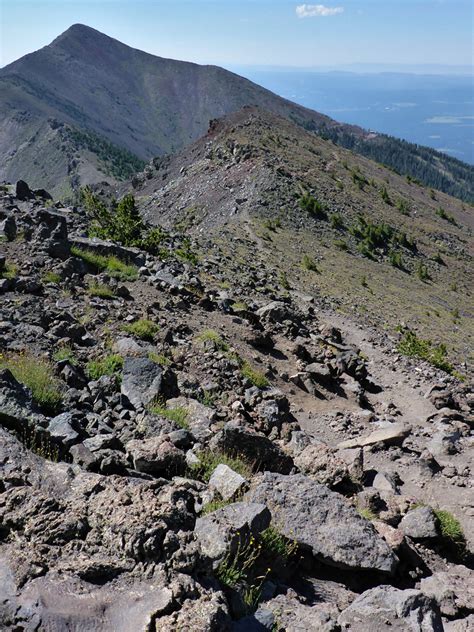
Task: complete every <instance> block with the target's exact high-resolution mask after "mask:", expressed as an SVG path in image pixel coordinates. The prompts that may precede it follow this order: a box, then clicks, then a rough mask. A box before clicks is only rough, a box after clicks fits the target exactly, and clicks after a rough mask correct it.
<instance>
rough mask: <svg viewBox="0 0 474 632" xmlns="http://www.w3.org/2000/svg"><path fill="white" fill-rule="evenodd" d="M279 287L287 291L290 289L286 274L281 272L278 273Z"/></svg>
mask: <svg viewBox="0 0 474 632" xmlns="http://www.w3.org/2000/svg"><path fill="white" fill-rule="evenodd" d="M278 280H279V282H280V285H281V287H282V288H283V289H284V290H289V289H290V282H289V281H288V277H287V276H286V272H284V271H283V270H282V271H281V272H280V276H279V278H278Z"/></svg>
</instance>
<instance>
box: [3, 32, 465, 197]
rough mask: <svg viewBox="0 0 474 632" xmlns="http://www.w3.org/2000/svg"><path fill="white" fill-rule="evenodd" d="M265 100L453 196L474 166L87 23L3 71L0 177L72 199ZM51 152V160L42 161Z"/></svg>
mask: <svg viewBox="0 0 474 632" xmlns="http://www.w3.org/2000/svg"><path fill="white" fill-rule="evenodd" d="M248 105H252V106H258V107H259V108H262V109H265V110H268V111H269V112H271V113H273V114H277V115H279V116H283V117H284V118H286V119H288V120H291V121H292V122H294V123H297V124H298V125H300V126H302V127H304V128H306V129H307V130H309V131H311V132H316V133H318V134H320V135H323V136H325V137H327V138H330V139H331V140H333V141H334V142H336V143H337V144H342V145H344V146H346V147H348V148H349V149H352V150H354V151H357V152H359V153H362V154H364V155H367V156H368V157H370V158H373V159H375V160H377V161H379V162H383V163H385V164H388V165H389V166H391V167H392V168H395V169H398V170H399V171H403V173H406V174H409V175H411V176H413V177H416V178H419V179H421V180H422V181H423V182H424V183H425V184H428V185H429V186H432V187H434V188H439V189H441V190H443V191H445V192H448V193H450V194H453V195H458V196H461V197H465V198H466V199H472V198H474V184H473V181H474V178H473V175H472V174H473V172H474V170H473V169H472V168H471V167H469V166H467V165H464V164H463V163H461V162H459V161H457V160H455V159H453V158H450V157H448V156H444V155H442V154H439V153H437V152H435V151H433V150H429V149H426V148H419V147H417V146H415V145H411V144H409V143H405V142H403V141H398V140H396V139H391V138H389V137H386V136H383V135H377V134H373V133H372V134H369V133H368V132H365V131H364V130H362V129H360V128H358V127H354V126H350V125H344V124H340V123H337V122H336V121H333V120H332V119H330V118H329V117H327V116H324V115H322V114H319V113H317V112H314V111H313V110H309V109H307V108H304V107H302V106H300V105H297V104H295V103H292V102H291V101H287V100H286V99H283V98H281V97H279V96H277V95H275V94H273V93H272V92H270V91H268V90H266V89H264V88H262V87H260V86H258V85H256V84H255V83H252V82H251V81H249V80H247V79H244V78H243V77H239V76H238V75H236V74H234V73H232V72H229V71H227V70H224V69H223V68H219V67H217V66H200V65H198V64H194V63H189V62H183V61H176V60H171V59H164V58H161V57H156V56H154V55H150V54H148V53H145V52H142V51H139V50H137V49H134V48H131V47H129V46H126V45H125V44H122V43H121V42H119V41H117V40H115V39H113V38H111V37H108V36H107V35H104V34H103V33H100V32H99V31H96V30H95V29H92V28H90V27H88V26H84V25H82V24H74V25H73V26H71V27H70V28H69V29H68V30H67V31H65V32H64V33H63V34H62V35H60V36H59V37H57V38H56V39H55V40H54V41H53V42H52V43H51V44H49V45H48V46H45V47H44V48H42V49H40V50H38V51H36V52H34V53H31V54H29V55H25V56H24V57H22V58H21V59H19V60H17V61H15V62H13V63H12V64H10V65H8V66H6V67H5V68H3V69H1V70H0V179H5V180H7V181H8V180H17V179H18V178H23V179H26V180H27V181H28V182H29V183H30V184H32V185H33V186H46V187H48V188H49V189H50V190H51V191H52V193H54V194H55V195H60V196H63V197H64V196H67V195H68V194H70V193H71V192H72V190H74V189H76V188H77V187H78V186H80V185H81V184H87V183H94V182H100V181H103V180H107V181H109V182H111V183H113V182H116V181H117V180H122V179H125V178H128V177H130V176H131V175H132V174H133V173H134V172H136V171H139V170H140V169H141V168H142V167H143V166H144V163H143V161H146V160H150V158H152V157H154V156H158V155H163V154H169V153H173V152H175V151H177V150H180V149H182V148H183V147H184V146H186V145H188V144H189V143H191V142H192V141H194V140H196V139H197V138H199V137H200V136H201V135H202V134H204V133H205V132H206V130H207V128H208V124H209V120H210V119H214V118H217V117H222V116H225V115H227V114H230V113H232V112H235V111H237V110H239V109H241V108H242V107H244V106H248ZM39 156H41V159H39Z"/></svg>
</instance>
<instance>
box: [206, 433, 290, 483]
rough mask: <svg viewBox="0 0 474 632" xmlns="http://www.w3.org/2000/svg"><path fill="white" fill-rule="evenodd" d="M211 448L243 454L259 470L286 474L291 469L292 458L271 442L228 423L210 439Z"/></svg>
mask: <svg viewBox="0 0 474 632" xmlns="http://www.w3.org/2000/svg"><path fill="white" fill-rule="evenodd" d="M211 447H212V448H217V449H219V450H222V451H224V452H227V453H228V454H245V456H246V459H247V460H248V461H249V462H250V463H255V464H256V466H257V467H258V468H259V469H261V470H269V471H271V472H281V473H282V474H288V472H290V471H291V469H292V467H293V460H292V458H291V457H290V456H288V455H287V454H285V452H283V450H282V449H281V448H280V447H279V446H278V445H277V444H275V443H273V441H270V439H268V438H267V437H265V436H263V435H259V434H257V433H256V432H250V431H248V430H245V429H244V428H241V427H235V426H232V425H231V424H230V423H229V424H227V425H226V426H225V428H224V429H223V430H222V432H220V433H218V434H217V435H216V436H214V437H213V438H212V440H211Z"/></svg>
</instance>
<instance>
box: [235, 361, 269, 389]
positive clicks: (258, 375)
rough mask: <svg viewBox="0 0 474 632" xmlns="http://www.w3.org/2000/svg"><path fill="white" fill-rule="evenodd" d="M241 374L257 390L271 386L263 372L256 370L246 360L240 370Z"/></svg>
mask: <svg viewBox="0 0 474 632" xmlns="http://www.w3.org/2000/svg"><path fill="white" fill-rule="evenodd" d="M240 372H241V374H242V377H244V378H246V379H247V380H248V381H249V382H251V383H252V384H253V385H254V386H256V387H257V388H266V387H267V386H268V384H269V382H268V380H267V378H266V377H265V375H264V374H263V373H262V372H261V371H258V370H257V369H254V368H253V367H252V365H251V364H250V363H249V362H247V361H246V360H245V361H244V362H243V364H242V366H241V368H240Z"/></svg>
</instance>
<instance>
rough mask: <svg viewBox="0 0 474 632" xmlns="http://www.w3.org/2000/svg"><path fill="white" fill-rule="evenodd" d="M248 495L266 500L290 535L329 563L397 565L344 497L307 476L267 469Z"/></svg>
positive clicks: (375, 567) (391, 567)
mask: <svg viewBox="0 0 474 632" xmlns="http://www.w3.org/2000/svg"><path fill="white" fill-rule="evenodd" d="M247 498H248V499H249V500H251V501H252V502H257V503H258V502H261V503H265V504H266V505H267V506H268V507H269V509H270V511H271V512H272V519H273V520H274V521H275V523H276V524H278V525H280V529H281V531H282V533H283V534H284V535H286V537H288V538H293V539H295V540H296V541H297V542H299V543H300V544H301V545H304V546H306V547H307V548H309V549H310V550H311V551H312V553H313V554H314V555H315V556H316V557H318V558H320V559H321V560H323V561H324V562H326V563H327V564H330V565H333V566H339V567H341V568H352V569H371V570H379V571H383V572H386V573H392V572H393V571H394V570H395V568H396V565H397V558H396V557H395V555H394V554H393V553H392V551H391V550H390V548H389V546H388V545H387V544H386V542H385V541H384V540H382V538H380V537H379V536H378V535H377V532H376V531H375V529H374V527H373V526H372V525H371V524H370V523H369V522H368V521H367V520H365V518H362V517H361V516H360V515H359V514H358V513H357V512H356V510H355V509H354V508H353V507H351V506H350V505H348V503H347V502H346V501H345V500H344V498H343V497H342V496H340V495H339V494H337V493H335V492H331V491H330V490H329V489H328V488H327V487H324V486H323V485H319V484H317V483H315V482H314V481H312V480H311V479H310V478H308V477H306V476H303V475H302V474H294V475H292V476H282V475H280V474H271V473H269V472H266V473H265V474H264V475H263V476H262V477H261V478H260V479H259V480H257V482H256V484H255V485H254V486H253V488H251V490H250V492H249V493H248V494H247Z"/></svg>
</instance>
